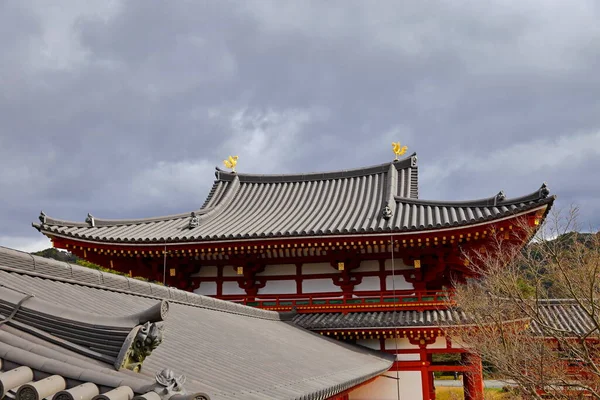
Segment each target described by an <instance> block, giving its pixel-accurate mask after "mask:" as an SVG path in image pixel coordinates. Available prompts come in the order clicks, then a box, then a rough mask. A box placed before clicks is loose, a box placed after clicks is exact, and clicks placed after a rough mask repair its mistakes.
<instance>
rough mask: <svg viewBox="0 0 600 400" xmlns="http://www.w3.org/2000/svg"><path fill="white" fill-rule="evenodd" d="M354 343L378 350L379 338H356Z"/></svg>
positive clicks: (379, 347)
mask: <svg viewBox="0 0 600 400" xmlns="http://www.w3.org/2000/svg"><path fill="white" fill-rule="evenodd" d="M356 344H358V345H361V346H365V347H368V348H369V349H374V350H380V349H381V346H380V345H379V339H363V340H357V341H356Z"/></svg>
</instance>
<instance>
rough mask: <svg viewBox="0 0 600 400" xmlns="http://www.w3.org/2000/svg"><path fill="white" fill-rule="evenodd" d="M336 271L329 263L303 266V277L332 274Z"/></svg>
mask: <svg viewBox="0 0 600 400" xmlns="http://www.w3.org/2000/svg"><path fill="white" fill-rule="evenodd" d="M334 272H335V269H333V268H332V267H331V265H330V264H329V263H310V264H304V265H302V275H310V274H332V273H334Z"/></svg>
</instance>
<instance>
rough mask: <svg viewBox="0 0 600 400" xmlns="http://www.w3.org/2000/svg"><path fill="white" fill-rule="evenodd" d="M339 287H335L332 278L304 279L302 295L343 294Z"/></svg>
mask: <svg viewBox="0 0 600 400" xmlns="http://www.w3.org/2000/svg"><path fill="white" fill-rule="evenodd" d="M341 291H342V289H341V288H340V287H339V286H335V285H334V284H333V281H332V280H331V278H326V279H304V280H303V281H302V293H319V292H341Z"/></svg>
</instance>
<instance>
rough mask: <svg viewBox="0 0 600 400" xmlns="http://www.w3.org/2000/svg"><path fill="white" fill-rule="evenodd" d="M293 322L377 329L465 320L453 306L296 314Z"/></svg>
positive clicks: (318, 326)
mask: <svg viewBox="0 0 600 400" xmlns="http://www.w3.org/2000/svg"><path fill="white" fill-rule="evenodd" d="M293 321H294V323H295V324H297V325H298V326H301V327H303V328H306V329H310V330H317V331H318V330H330V329H331V330H336V329H355V328H361V329H362V328H364V329H369V328H370V329H380V328H394V327H395V328H402V327H414V328H417V327H430V326H441V325H448V324H451V325H455V324H465V323H468V322H469V320H468V318H467V316H466V315H465V313H464V312H462V311H457V310H426V311H407V310H401V311H380V312H355V313H347V314H344V313H316V314H297V315H296V316H295V317H294V320H293Z"/></svg>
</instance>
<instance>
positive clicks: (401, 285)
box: [385, 275, 415, 290]
mask: <svg viewBox="0 0 600 400" xmlns="http://www.w3.org/2000/svg"><path fill="white" fill-rule="evenodd" d="M392 282H393V283H394V285H392ZM385 285H386V289H387V290H392V288H394V289H396V290H410V289H414V288H415V287H414V286H413V284H412V283H410V282H406V278H404V276H403V275H394V276H391V275H389V276H386V277H385Z"/></svg>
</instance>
